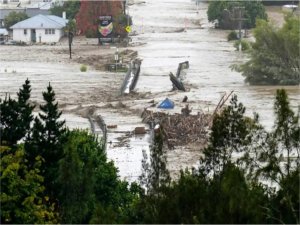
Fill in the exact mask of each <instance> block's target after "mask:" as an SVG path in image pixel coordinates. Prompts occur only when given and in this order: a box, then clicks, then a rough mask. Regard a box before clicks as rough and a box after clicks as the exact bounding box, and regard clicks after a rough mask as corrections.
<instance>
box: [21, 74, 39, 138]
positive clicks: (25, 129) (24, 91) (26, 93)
mask: <svg viewBox="0 0 300 225" xmlns="http://www.w3.org/2000/svg"><path fill="white" fill-rule="evenodd" d="M30 94H31V85H30V81H29V80H28V78H27V79H26V81H25V84H23V86H22V88H21V89H20V90H19V92H18V93H17V95H18V107H19V117H18V126H17V129H18V130H17V134H18V135H19V139H21V138H24V137H25V136H26V135H28V134H29V131H30V124H31V122H32V121H33V115H32V111H33V109H34V107H35V106H31V105H30V104H29V102H28V101H29V99H30Z"/></svg>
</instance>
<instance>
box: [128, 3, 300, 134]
mask: <svg viewBox="0 0 300 225" xmlns="http://www.w3.org/2000/svg"><path fill="white" fill-rule="evenodd" d="M206 11H207V3H200V5H199V7H198V11H197V7H196V5H195V2H193V1H191V0H148V1H146V2H145V3H142V4H135V5H133V6H131V7H130V14H131V15H132V16H133V21H134V26H133V29H134V30H135V31H136V32H137V34H138V35H137V36H134V37H133V42H137V43H140V44H141V45H140V46H139V47H135V48H134V49H135V50H138V52H139V57H140V58H141V59H143V63H142V72H141V73H142V76H141V78H140V80H139V83H138V86H137V89H138V90H140V91H151V92H163V91H165V90H170V89H171V83H170V81H169V76H168V74H169V72H170V71H171V72H173V73H175V72H176V69H177V66H178V63H180V62H183V61H186V60H188V61H189V62H190V69H188V70H187V71H186V80H185V81H184V82H186V83H188V84H190V86H191V88H190V91H189V92H187V93H184V94H182V93H180V94H176V95H175V96H173V100H175V101H176V100H178V102H179V101H180V100H181V99H182V97H183V96H184V95H187V96H188V98H189V100H191V101H195V102H196V104H194V105H193V108H194V109H197V108H198V107H197V102H198V101H206V102H209V103H211V104H212V105H214V104H217V103H218V101H219V99H220V97H221V96H222V94H223V93H225V92H226V93H229V92H230V91H234V93H235V94H237V95H238V99H239V100H240V101H241V102H242V103H243V104H244V105H245V106H246V107H247V115H250V116H251V115H252V114H253V112H257V113H259V115H260V121H261V123H262V124H263V125H265V126H266V127H267V128H268V129H270V128H271V127H272V125H273V121H274V115H273V102H274V94H275V92H276V89H278V88H285V89H287V91H288V93H289V97H290V100H291V104H292V106H293V108H294V109H297V105H299V102H300V89H299V86H291V87H279V86H249V85H247V84H245V83H244V77H242V75H241V74H240V73H237V72H235V71H232V70H231V69H230V68H229V66H230V65H232V64H236V63H240V62H243V61H245V60H246V56H245V55H244V54H243V53H240V52H237V51H235V49H234V48H233V43H230V42H227V33H228V31H222V30H216V29H214V28H213V25H212V24H210V23H209V22H208V20H207V14H206ZM183 29H184V31H183ZM158 94H159V93H158ZM203 107H204V108H205V109H204V110H210V109H206V107H205V106H203ZM203 107H202V109H203ZM200 108H201V107H200Z"/></svg>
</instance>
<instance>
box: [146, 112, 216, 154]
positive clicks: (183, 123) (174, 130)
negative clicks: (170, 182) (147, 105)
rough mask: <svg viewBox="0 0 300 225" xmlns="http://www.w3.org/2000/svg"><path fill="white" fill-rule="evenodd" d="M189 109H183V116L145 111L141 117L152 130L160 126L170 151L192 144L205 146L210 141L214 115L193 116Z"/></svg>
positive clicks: (198, 114)
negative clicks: (210, 129)
mask: <svg viewBox="0 0 300 225" xmlns="http://www.w3.org/2000/svg"><path fill="white" fill-rule="evenodd" d="M187 109H188V107H185V108H183V110H182V113H181V114H179V113H175V114H168V113H165V112H153V111H151V110H149V109H145V110H144V111H143V113H142V115H141V117H142V119H143V122H144V123H147V124H149V126H150V128H152V129H153V128H154V127H155V126H156V125H158V124H159V126H160V128H161V129H162V131H163V136H164V140H165V141H166V143H167V146H168V148H169V149H172V148H174V147H176V146H184V145H188V144H190V143H193V144H198V145H201V146H203V145H205V144H206V143H207V140H208V131H209V128H210V121H211V116H212V115H210V114H205V113H200V112H198V113H197V114H196V115H191V114H190V112H191V110H190V109H188V113H187Z"/></svg>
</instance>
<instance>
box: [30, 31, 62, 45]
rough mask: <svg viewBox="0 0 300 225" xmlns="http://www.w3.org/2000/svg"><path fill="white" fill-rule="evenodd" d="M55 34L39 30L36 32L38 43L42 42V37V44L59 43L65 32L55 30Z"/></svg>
mask: <svg viewBox="0 0 300 225" xmlns="http://www.w3.org/2000/svg"><path fill="white" fill-rule="evenodd" d="M54 30H55V31H54V34H52V33H51V34H49V33H50V32H48V34H46V30H45V29H37V30H36V42H40V37H41V42H42V43H52V42H59V40H60V39H61V37H62V36H63V35H64V33H63V31H62V30H61V29H54Z"/></svg>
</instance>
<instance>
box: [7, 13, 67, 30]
mask: <svg viewBox="0 0 300 225" xmlns="http://www.w3.org/2000/svg"><path fill="white" fill-rule="evenodd" d="M67 22H68V20H66V19H64V18H61V17H58V16H53V15H41V14H39V15H36V16H34V17H31V18H29V19H26V20H23V21H21V22H19V23H16V24H15V25H13V26H11V27H10V29H49V28H50V29H61V28H63V27H65V26H66V23H67Z"/></svg>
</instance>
